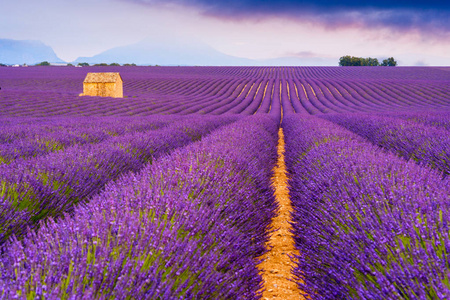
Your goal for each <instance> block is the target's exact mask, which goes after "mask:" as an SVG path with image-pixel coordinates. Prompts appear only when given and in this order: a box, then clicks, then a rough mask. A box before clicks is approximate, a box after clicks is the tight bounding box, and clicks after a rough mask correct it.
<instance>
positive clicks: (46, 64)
mask: <svg viewBox="0 0 450 300" xmlns="http://www.w3.org/2000/svg"><path fill="white" fill-rule="evenodd" d="M36 66H50V63H49V62H48V61H43V62H40V63H38V64H36Z"/></svg>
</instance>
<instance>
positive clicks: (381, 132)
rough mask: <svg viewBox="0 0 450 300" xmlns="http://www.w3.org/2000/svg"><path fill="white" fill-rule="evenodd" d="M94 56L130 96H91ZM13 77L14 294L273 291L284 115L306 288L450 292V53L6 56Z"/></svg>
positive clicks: (8, 228)
mask: <svg viewBox="0 0 450 300" xmlns="http://www.w3.org/2000/svg"><path fill="white" fill-rule="evenodd" d="M87 72H120V74H121V76H122V78H123V80H124V98H101V97H90V96H84V97H80V96H79V94H80V93H81V92H82V82H83V79H84V77H85V76H86V73H87ZM0 87H1V90H0V248H1V252H0V254H1V256H0V299H16V298H17V299H44V298H45V299H111V298H118V299H126V298H136V299H260V298H261V295H262V289H264V286H263V282H262V278H261V274H260V272H259V270H258V268H257V265H258V263H259V261H258V257H261V255H263V254H264V253H266V252H267V251H268V249H266V247H265V245H266V242H267V241H268V239H269V234H270V231H271V228H270V223H271V220H272V218H273V217H274V216H275V214H276V211H277V208H278V206H277V202H276V201H275V198H274V194H273V186H272V184H271V182H272V176H273V168H274V166H275V165H276V163H277V152H276V148H277V142H278V130H279V128H280V127H281V128H282V129H283V131H284V136H285V143H286V165H287V172H288V177H289V190H290V197H291V202H292V206H293V211H292V227H293V229H292V230H293V234H294V238H295V247H296V248H297V249H298V250H299V253H300V255H298V256H297V257H295V258H293V259H295V261H296V267H295V270H293V275H294V278H295V280H296V281H297V284H298V287H299V289H300V290H301V291H302V292H301V293H303V294H304V295H307V296H308V297H309V298H310V299H448V298H450V275H449V274H450V228H449V222H450V179H449V178H450V177H449V174H450V68H434V67H395V68H382V67H379V68H378V67H83V68H76V67H28V68H10V67H3V68H0ZM299 297H300V295H299Z"/></svg>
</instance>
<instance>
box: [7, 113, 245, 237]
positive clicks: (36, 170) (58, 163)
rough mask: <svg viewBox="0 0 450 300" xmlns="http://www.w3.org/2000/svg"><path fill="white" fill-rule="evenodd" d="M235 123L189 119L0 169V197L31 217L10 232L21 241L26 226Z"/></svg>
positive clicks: (223, 118)
mask: <svg viewBox="0 0 450 300" xmlns="http://www.w3.org/2000/svg"><path fill="white" fill-rule="evenodd" d="M194 120H195V122H193V121H194ZM234 120H236V117H220V118H218V117H215V118H211V117H204V118H195V119H194V118H188V119H184V120H181V121H178V122H174V123H173V124H172V125H170V126H168V127H167V128H164V129H161V130H151V131H146V132H132V133H129V134H126V135H122V136H118V137H116V138H112V139H109V140H107V141H105V142H103V143H99V144H94V145H82V146H80V145H75V146H73V147H69V148H67V149H65V151H60V152H55V153H51V154H49V155H47V156H42V157H36V158H32V159H29V160H23V161H16V162H15V163H14V164H11V165H6V164H3V165H0V175H1V176H0V178H1V180H0V196H1V197H3V199H4V200H5V201H7V202H8V203H9V204H10V205H11V206H12V207H14V208H15V210H18V211H26V212H27V216H29V217H30V219H29V220H27V221H26V222H24V221H23V220H17V226H15V227H16V228H15V229H14V230H12V231H11V230H10V231H8V232H13V233H16V234H17V235H20V234H21V233H22V232H24V230H25V229H26V227H24V224H25V225H28V226H31V227H33V226H35V225H36V224H37V223H38V221H39V220H41V219H43V218H46V217H47V216H53V217H55V218H56V217H58V216H60V215H61V214H62V213H63V212H67V211H69V212H70V211H71V209H72V208H73V206H74V205H76V204H77V203H80V202H83V201H86V200H87V199H89V197H91V196H93V195H94V194H96V193H98V192H99V191H101V189H102V188H103V186H104V185H105V184H106V183H108V182H109V181H111V180H115V179H117V178H118V177H119V176H120V175H121V174H123V173H125V172H129V171H138V170H139V169H140V168H141V167H142V166H143V165H144V164H145V163H148V162H151V161H152V160H153V159H154V158H156V157H159V156H161V155H162V154H164V153H167V152H168V151H170V150H173V149H175V148H177V147H181V146H184V145H186V144H188V143H190V142H192V141H196V140H198V139H200V138H201V137H202V136H203V135H205V134H208V133H209V132H211V131H212V130H214V129H216V128H218V127H220V126H222V125H225V124H228V123H230V122H232V121H234ZM10 223H13V224H14V222H13V221H10ZM10 226H13V227H14V225H10ZM2 227H3V226H2ZM2 233H3V231H2ZM7 236H8V235H6V237H7ZM1 242H4V240H2V241H1Z"/></svg>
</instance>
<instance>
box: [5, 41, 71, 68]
mask: <svg viewBox="0 0 450 300" xmlns="http://www.w3.org/2000/svg"><path fill="white" fill-rule="evenodd" d="M43 61H48V62H50V63H63V62H64V61H63V60H61V59H60V58H59V57H58V56H56V53H55V52H54V51H53V49H52V48H51V47H49V46H47V45H45V44H44V43H42V42H41V41H35V40H10V39H0V63H3V64H24V63H25V64H28V65H34V64H37V63H40V62H43Z"/></svg>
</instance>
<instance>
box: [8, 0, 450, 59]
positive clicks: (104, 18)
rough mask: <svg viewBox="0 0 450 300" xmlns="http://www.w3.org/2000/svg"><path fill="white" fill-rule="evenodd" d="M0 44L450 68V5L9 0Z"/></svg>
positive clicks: (331, 0) (80, 51)
mask: <svg viewBox="0 0 450 300" xmlns="http://www.w3.org/2000/svg"><path fill="white" fill-rule="evenodd" d="M0 11H2V16H1V17H0V38H7V39H16V40H25V39H32V40H40V41H42V42H44V43H45V44H46V45H49V46H51V47H52V48H53V49H54V50H55V52H56V54H57V55H58V56H59V57H60V58H61V59H63V60H65V61H68V62H70V61H73V60H75V59H76V58H77V57H80V56H93V55H95V54H98V53H100V52H102V51H105V50H108V49H110V48H113V47H118V46H125V45H128V44H133V43H137V42H139V41H141V40H143V39H147V38H155V39H157V40H159V41H161V40H162V41H164V40H165V39H167V41H168V42H169V41H170V40H174V39H177V38H182V39H184V40H186V39H191V40H198V41H202V42H204V43H206V44H208V45H210V46H211V47H213V48H214V49H216V50H218V51H220V52H223V53H225V54H228V55H233V56H237V57H245V58H251V59H269V58H276V57H286V56H289V57H301V58H305V59H314V58H324V59H326V60H327V61H336V65H337V63H338V58H339V57H341V56H344V55H353V56H360V57H377V58H379V59H383V58H387V57H390V56H393V57H394V58H396V59H397V61H398V62H399V65H410V66H414V65H446V66H449V65H450V1H443V0H427V1H425V0H420V1H417V0H399V1H395V0H378V1H374V0H369V1H361V0H341V1H335V0H279V1H269V0H228V1H222V0H76V1H74V0H40V1H36V0H14V1H1V3H0Z"/></svg>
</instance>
